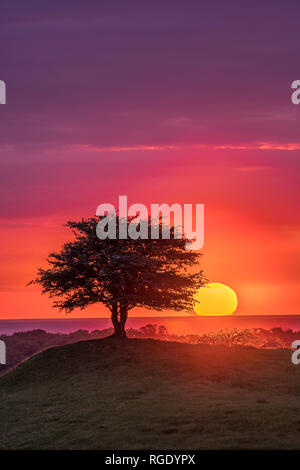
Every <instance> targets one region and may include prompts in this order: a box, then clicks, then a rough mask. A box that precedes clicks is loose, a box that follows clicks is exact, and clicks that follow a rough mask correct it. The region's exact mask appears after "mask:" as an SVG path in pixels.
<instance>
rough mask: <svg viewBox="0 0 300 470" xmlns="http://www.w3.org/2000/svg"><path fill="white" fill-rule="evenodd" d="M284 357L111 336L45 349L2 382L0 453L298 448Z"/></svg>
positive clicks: (295, 389) (297, 418) (298, 415)
mask: <svg viewBox="0 0 300 470" xmlns="http://www.w3.org/2000/svg"><path fill="white" fill-rule="evenodd" d="M290 356H291V353H290V351H287V350H257V349H252V348H245V347H234V348H225V347H221V346H208V345H190V344H179V343H172V342H162V341H155V340H140V339H129V340H115V339H112V338H109V339H102V340H92V341H82V342H79V343H75V344H70V345H66V346H60V347H56V348H51V349H48V350H47V351H44V352H42V353H40V354H37V355H36V356H34V357H32V358H31V359H29V360H28V361H25V362H24V363H22V364H20V365H19V366H18V367H17V368H16V369H15V370H13V371H11V372H10V373H8V374H6V375H5V376H4V377H2V378H0V396H1V401H0V433H1V440H0V449H106V450H108V449H114V450H123V449H155V450H159V449H178V450H180V449H299V448H300V400H299V398H300V367H299V368H297V366H293V365H292V364H291V360H290Z"/></svg>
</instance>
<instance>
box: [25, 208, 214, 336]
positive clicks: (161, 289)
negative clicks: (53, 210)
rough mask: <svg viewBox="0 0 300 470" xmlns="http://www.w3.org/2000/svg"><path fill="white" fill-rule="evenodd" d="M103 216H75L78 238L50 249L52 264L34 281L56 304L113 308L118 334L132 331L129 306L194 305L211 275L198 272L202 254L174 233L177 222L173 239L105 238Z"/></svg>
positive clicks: (174, 307)
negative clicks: (127, 327) (101, 235)
mask: <svg viewBox="0 0 300 470" xmlns="http://www.w3.org/2000/svg"><path fill="white" fill-rule="evenodd" d="M116 217H117V219H118V216H116ZM100 219H101V217H93V218H89V219H82V220H80V221H69V222H68V223H67V224H66V225H67V226H68V227H69V228H70V229H71V230H72V232H73V234H74V239H73V240H72V241H70V242H67V243H65V244H64V245H63V246H62V248H61V250H60V251H59V252H52V253H50V254H49V256H48V258H47V262H48V267H47V268H46V269H44V268H39V269H38V274H37V277H36V279H35V280H33V281H31V283H35V284H39V285H40V286H41V287H42V292H43V293H47V294H49V296H50V298H53V299H54V307H56V308H59V309H61V310H65V311H66V312H71V311H72V310H74V309H75V308H78V307H79V308H81V309H84V308H85V307H87V306H88V305H91V304H95V303H98V302H100V303H102V304H104V305H105V306H106V307H108V308H109V310H110V312H111V319H112V323H113V326H114V329H115V335H116V336H126V333H125V323H126V320H127V315H128V311H129V310H131V309H133V308H135V307H144V308H147V309H153V310H158V311H161V310H175V311H187V310H192V308H193V294H194V292H195V291H196V290H197V289H198V288H199V287H201V286H203V285H204V284H205V282H206V278H205V275H204V273H203V271H202V270H199V271H197V272H193V269H192V268H193V266H194V265H196V263H198V261H199V257H200V254H199V253H198V252H192V251H188V250H186V248H185V246H186V241H187V240H186V239H185V238H181V239H176V237H175V238H174V234H175V229H174V228H173V227H171V228H170V239H162V238H161V237H160V238H159V239H156V240H153V239H138V240H132V239H130V238H127V239H120V238H119V237H118V236H117V237H116V239H110V238H106V239H105V240H100V239H99V238H98V237H97V235H96V227H97V224H98V222H99V220H100ZM128 223H129V222H128ZM148 223H149V225H150V223H151V221H150V220H149V221H148ZM117 225H118V224H117ZM159 225H160V231H161V229H162V225H163V224H162V222H161V221H160V222H159Z"/></svg>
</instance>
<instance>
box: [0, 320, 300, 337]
mask: <svg viewBox="0 0 300 470" xmlns="http://www.w3.org/2000/svg"><path fill="white" fill-rule="evenodd" d="M147 324H152V325H154V324H155V325H164V326H165V327H166V328H167V329H168V332H169V333H171V334H176V335H187V334H201V333H208V332H213V331H218V330H224V329H226V328H227V329H229V330H232V329H234V328H238V329H240V330H241V329H246V328H250V329H251V328H264V329H271V328H273V327H281V328H291V329H292V330H294V331H300V315H243V316H242V315H232V316H226V317H225V316H224V317H198V316H181V317H178V316H177V317H171V316H169V317H166V316H165V317H131V318H129V319H128V321H127V324H126V327H127V328H135V329H138V328H140V327H141V326H144V325H147ZM110 327H111V321H110V319H109V318H47V319H26V320H23V319H22V320H0V334H7V335H11V334H13V333H15V332H20V331H30V330H36V329H42V330H44V331H47V332H49V333H72V332H74V331H77V330H88V331H93V330H103V329H106V328H110Z"/></svg>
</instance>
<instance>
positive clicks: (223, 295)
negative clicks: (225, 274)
mask: <svg viewBox="0 0 300 470" xmlns="http://www.w3.org/2000/svg"><path fill="white" fill-rule="evenodd" d="M194 300H195V303H194V310H195V312H196V313H197V315H203V316H222V315H232V314H233V313H234V312H235V310H236V308H237V296H236V293H235V292H234V290H233V289H231V288H230V287H228V286H226V285H225V284H221V283H220V282H211V283H209V284H206V285H205V286H204V287H201V288H200V289H199V290H198V291H197V292H196V294H195V296H194Z"/></svg>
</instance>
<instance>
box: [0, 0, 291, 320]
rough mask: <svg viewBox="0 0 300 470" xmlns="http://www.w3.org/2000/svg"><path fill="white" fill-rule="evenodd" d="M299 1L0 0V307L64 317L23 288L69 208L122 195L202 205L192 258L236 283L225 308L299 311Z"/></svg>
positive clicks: (85, 209)
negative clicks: (2, 89)
mask: <svg viewBox="0 0 300 470" xmlns="http://www.w3.org/2000/svg"><path fill="white" fill-rule="evenodd" d="M299 13H300V4H299V2H298V0H290V1H287V2H282V1H276V0H275V1H274V0H273V1H271V0H270V1H269V0H260V1H256V0H254V1H244V2H240V1H232V0H229V1H227V2H223V1H221V0H220V1H213V0H212V1H203V2H199V1H191V0H186V1H185V2H181V1H177V0H172V1H168V0H163V1H151V2H150V1H145V2H140V1H132V0H129V1H127V2H124V1H121V0H114V1H113V2H108V1H86V2H82V1H76V0H73V1H72V2H59V1H57V0H53V1H51V2H50V1H45V2H39V1H32V0H27V1H26V2H23V1H20V0H16V1H15V2H10V1H6V0H2V2H1V17H0V44H1V63H0V79H1V80H4V81H5V82H6V86H7V104H6V105H0V180H1V186H0V188H1V189H0V191H1V202H0V318H2V319H6V318H39V317H47V318H49V317H64V315H65V314H64V313H63V312H59V311H56V310H54V309H53V308H52V307H51V302H50V300H49V299H48V298H47V297H46V296H41V292H40V289H39V288H38V287H32V286H30V287H26V284H27V283H28V282H29V281H30V280H31V279H32V278H33V277H34V276H35V273H36V269H37V267H39V266H44V265H45V259H46V257H47V254H48V253H49V252H50V251H53V250H56V249H59V247H60V246H61V245H62V244H63V243H64V242H65V241H67V240H69V239H70V234H69V233H68V231H67V229H66V228H65V227H64V226H63V224H64V223H65V222H66V221H67V220H69V219H77V218H81V217H82V216H84V217H89V216H93V215H95V211H96V208H97V206H98V205H99V204H101V203H106V202H108V203H115V204H117V202H118V196H119V195H127V196H128V202H129V204H132V203H135V202H139V203H144V204H146V205H150V204H151V203H163V202H166V203H169V204H171V203H174V202H177V203H181V204H184V203H193V204H196V203H198V204H202V203H203V204H205V244H204V247H203V250H202V253H203V256H202V260H201V267H202V268H203V269H204V270H205V272H206V274H207V276H208V278H209V280H210V281H212V282H223V283H225V284H227V285H229V286H230V287H232V288H233V289H234V290H235V292H236V293H237V296H238V302H239V305H238V309H237V312H236V314H239V315H251V314H255V315H271V314H290V315H291V314H300V296H299V292H300V290H299V277H300V272H299V261H300V259H299V258H300V256H299V254H300V243H299V234H300V220H299V201H300V190H299V187H300V184H299V183H300V181H299V175H300V160H299V157H300V133H299V128H300V126H299V124H300V105H299V106H297V105H293V104H292V103H291V93H292V90H291V83H292V82H293V81H294V80H297V79H300V71H299V59H300V57H299V56H300V52H299V40H300V30H299ZM150 314H151V315H153V314H155V312H149V311H147V312H145V311H143V310H136V311H134V312H133V313H132V315H135V316H137V315H147V316H149V315H150ZM170 314H172V313H171V312H170ZM106 315H108V312H107V311H106V310H105V308H104V307H102V306H101V305H96V306H93V307H91V308H89V309H87V310H86V311H85V312H82V311H80V310H79V311H75V312H74V313H72V314H71V316H73V317H82V316H90V317H93V316H106ZM160 315H161V313H160Z"/></svg>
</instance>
